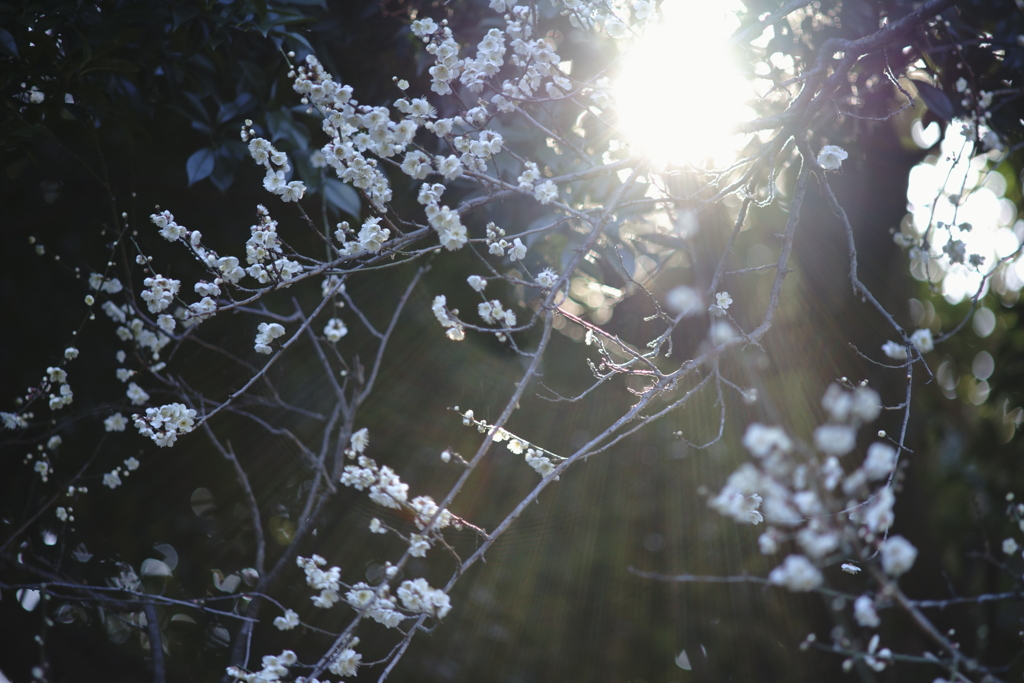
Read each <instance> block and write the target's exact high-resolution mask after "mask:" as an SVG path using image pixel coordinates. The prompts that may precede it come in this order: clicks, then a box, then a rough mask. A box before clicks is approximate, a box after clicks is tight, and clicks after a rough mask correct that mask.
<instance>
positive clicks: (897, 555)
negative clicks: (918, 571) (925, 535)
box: [879, 536, 917, 576]
mask: <svg viewBox="0 0 1024 683" xmlns="http://www.w3.org/2000/svg"><path fill="white" fill-rule="evenodd" d="M879 551H880V552H881V555H882V569H883V570H885V573H886V574H888V575H889V576H900V575H901V574H904V573H906V572H907V571H908V570H909V569H910V568H911V567H912V566H914V560H916V559H917V548H915V547H914V546H913V545H912V544H911V543H910V541H908V540H907V539H905V538H903V537H902V536H892V537H890V538H889V539H888V540H886V541H885V542H884V543H883V544H882V547H881V548H879Z"/></svg>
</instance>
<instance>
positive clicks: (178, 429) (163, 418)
mask: <svg viewBox="0 0 1024 683" xmlns="http://www.w3.org/2000/svg"><path fill="white" fill-rule="evenodd" d="M195 418H196V411H195V410H193V409H192V408H188V407H186V406H185V405H183V404H181V403H168V404H167V405H162V406H160V407H159V408H147V409H146V414H145V416H140V415H133V416H132V419H133V420H134V422H135V428H136V429H138V430H139V434H141V435H142V436H145V437H148V438H150V439H152V440H153V443H155V444H156V445H157V446H160V447H161V448H163V447H165V446H173V445H174V442H175V441H177V439H178V435H179V434H188V433H189V432H191V431H192V430H193V429H194V428H195Z"/></svg>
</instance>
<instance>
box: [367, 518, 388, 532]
mask: <svg viewBox="0 0 1024 683" xmlns="http://www.w3.org/2000/svg"><path fill="white" fill-rule="evenodd" d="M387 532H388V530H387V529H386V528H385V527H384V525H383V524H381V523H380V520H379V519H377V518H376V517H374V518H373V519H371V520H370V533H374V534H386V533H387Z"/></svg>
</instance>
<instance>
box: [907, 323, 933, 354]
mask: <svg viewBox="0 0 1024 683" xmlns="http://www.w3.org/2000/svg"><path fill="white" fill-rule="evenodd" d="M910 341H911V343H913V345H914V346H916V347H917V350H918V351H920V352H921V353H928V352H929V351H931V350H932V349H934V348H935V342H934V340H933V339H932V331H931V330H929V329H927V328H925V329H921V330H917V331H916V332H914V334H912V335H910Z"/></svg>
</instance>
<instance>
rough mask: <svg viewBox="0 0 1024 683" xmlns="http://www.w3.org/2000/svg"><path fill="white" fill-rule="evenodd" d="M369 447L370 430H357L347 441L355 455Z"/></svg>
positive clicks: (364, 428)
mask: <svg viewBox="0 0 1024 683" xmlns="http://www.w3.org/2000/svg"><path fill="white" fill-rule="evenodd" d="M369 445H370V430H369V429H367V428H366V427H363V428H362V429H359V430H357V431H355V432H353V434H352V438H351V439H350V440H349V447H350V448H351V449H352V450H353V451H354V452H356V453H362V452H364V451H365V450H366V447H367V446H369Z"/></svg>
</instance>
